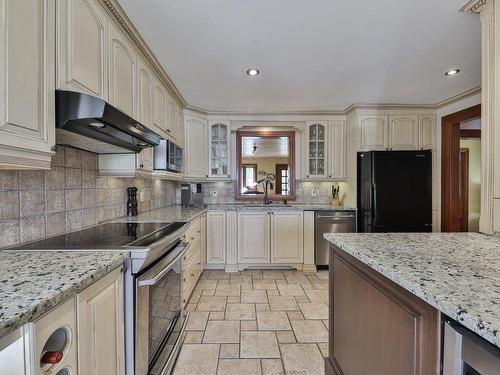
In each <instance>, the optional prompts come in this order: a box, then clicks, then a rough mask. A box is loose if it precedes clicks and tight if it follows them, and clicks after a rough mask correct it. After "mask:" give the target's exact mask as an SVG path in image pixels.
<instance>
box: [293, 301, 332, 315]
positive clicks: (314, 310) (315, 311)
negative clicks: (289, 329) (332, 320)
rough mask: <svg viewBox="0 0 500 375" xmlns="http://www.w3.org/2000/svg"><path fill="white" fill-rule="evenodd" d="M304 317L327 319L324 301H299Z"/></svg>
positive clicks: (326, 308)
mask: <svg viewBox="0 0 500 375" xmlns="http://www.w3.org/2000/svg"><path fill="white" fill-rule="evenodd" d="M299 307H300V311H302V314H303V315H304V318H306V319H328V307H327V306H326V304H324V303H299Z"/></svg>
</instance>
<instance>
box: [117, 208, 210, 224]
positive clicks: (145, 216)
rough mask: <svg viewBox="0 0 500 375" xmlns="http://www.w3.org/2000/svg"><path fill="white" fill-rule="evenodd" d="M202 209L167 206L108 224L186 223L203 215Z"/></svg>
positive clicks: (121, 218)
mask: <svg viewBox="0 0 500 375" xmlns="http://www.w3.org/2000/svg"><path fill="white" fill-rule="evenodd" d="M205 211H206V209H205V208H204V207H182V206H168V207H164V208H159V209H157V210H151V211H144V212H140V213H139V215H137V216H123V217H119V218H116V219H113V220H110V222H130V223H140V222H173V221H181V222H188V221H191V220H193V219H195V218H196V217H198V216H200V215H201V214H202V213H204V212H205Z"/></svg>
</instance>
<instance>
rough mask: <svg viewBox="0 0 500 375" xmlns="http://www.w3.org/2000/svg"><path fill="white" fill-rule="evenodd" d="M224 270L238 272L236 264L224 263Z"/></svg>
mask: <svg viewBox="0 0 500 375" xmlns="http://www.w3.org/2000/svg"><path fill="white" fill-rule="evenodd" d="M225 270H226V272H238V271H239V269H238V265H237V264H226V267H225Z"/></svg>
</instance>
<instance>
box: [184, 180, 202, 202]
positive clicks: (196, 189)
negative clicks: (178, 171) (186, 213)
mask: <svg viewBox="0 0 500 375" xmlns="http://www.w3.org/2000/svg"><path fill="white" fill-rule="evenodd" d="M181 205H182V206H184V207H190V206H194V207H201V206H202V205H203V193H202V187H201V184H182V185H181Z"/></svg>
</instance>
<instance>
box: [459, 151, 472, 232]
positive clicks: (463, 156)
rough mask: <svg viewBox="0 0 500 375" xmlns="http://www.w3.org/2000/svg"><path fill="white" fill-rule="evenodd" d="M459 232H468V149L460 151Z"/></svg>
mask: <svg viewBox="0 0 500 375" xmlns="http://www.w3.org/2000/svg"><path fill="white" fill-rule="evenodd" d="M459 183H460V185H459V189H458V191H459V196H460V200H459V204H460V232H468V231H469V149H468V148H461V149H460V177H459Z"/></svg>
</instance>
